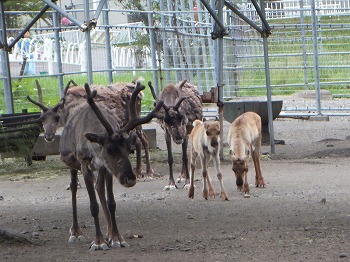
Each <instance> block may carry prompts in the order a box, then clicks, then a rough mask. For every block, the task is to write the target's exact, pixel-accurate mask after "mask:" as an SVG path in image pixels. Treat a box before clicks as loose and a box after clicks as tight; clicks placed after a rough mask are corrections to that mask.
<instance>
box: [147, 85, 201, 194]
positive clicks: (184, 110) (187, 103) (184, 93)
mask: <svg viewBox="0 0 350 262" xmlns="http://www.w3.org/2000/svg"><path fill="white" fill-rule="evenodd" d="M148 85H149V87H150V88H151V92H152V95H153V97H154V99H155V100H156V101H159V99H160V100H162V101H164V104H163V110H162V111H161V112H158V113H157V114H156V117H157V118H158V119H159V121H160V125H161V127H162V129H163V130H164V131H165V142H166V146H167V151H168V165H169V184H168V185H166V186H165V187H164V190H173V189H176V188H177V186H176V184H175V180H174V175H173V162H174V159H173V153H172V145H171V140H173V141H174V142H175V143H176V144H182V172H181V175H180V180H181V179H182V178H185V187H187V186H188V183H189V178H190V177H189V170H188V156H187V147H188V135H189V134H190V133H191V131H192V128H193V125H192V123H193V121H195V120H196V119H202V117H203V113H202V100H201V97H200V95H199V93H198V91H197V87H196V86H194V85H192V84H190V83H187V80H184V81H182V82H180V83H178V84H177V85H174V84H168V85H166V86H165V87H164V88H163V90H162V91H161V92H160V94H159V99H158V97H157V95H156V93H155V90H154V88H153V86H152V83H151V82H148Z"/></svg>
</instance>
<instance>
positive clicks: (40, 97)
mask: <svg viewBox="0 0 350 262" xmlns="http://www.w3.org/2000/svg"><path fill="white" fill-rule="evenodd" d="M35 83H36V87H37V89H38V101H39V103H42V102H43V92H42V89H41V86H40V84H39V81H38V80H37V79H35Z"/></svg>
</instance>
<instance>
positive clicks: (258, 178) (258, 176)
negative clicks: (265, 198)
mask: <svg viewBox="0 0 350 262" xmlns="http://www.w3.org/2000/svg"><path fill="white" fill-rule="evenodd" d="M252 158H253V163H254V168H255V185H256V187H265V181H264V178H263V176H262V172H261V166H260V150H259V149H258V148H257V147H255V149H253V150H252Z"/></svg>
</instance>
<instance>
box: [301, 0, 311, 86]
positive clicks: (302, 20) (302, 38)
mask: <svg viewBox="0 0 350 262" xmlns="http://www.w3.org/2000/svg"><path fill="white" fill-rule="evenodd" d="M303 2H304V0H300V1H299V3H300V23H301V40H302V43H303V66H304V83H305V89H306V90H309V79H308V73H307V60H306V58H307V57H306V37H305V26H304V24H305V19H304V10H303V9H304V3H303Z"/></svg>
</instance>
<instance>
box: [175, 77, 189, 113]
mask: <svg viewBox="0 0 350 262" xmlns="http://www.w3.org/2000/svg"><path fill="white" fill-rule="evenodd" d="M186 82H187V79H185V80H183V81H182V82H181V84H180V85H179V87H178V91H179V99H178V100H177V102H176V104H175V106H174V110H176V111H177V110H178V109H179V107H180V105H181V103H182V101H184V100H185V99H186V98H187V97H185V96H182V87H183V86H184V85H185V84H186Z"/></svg>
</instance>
